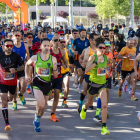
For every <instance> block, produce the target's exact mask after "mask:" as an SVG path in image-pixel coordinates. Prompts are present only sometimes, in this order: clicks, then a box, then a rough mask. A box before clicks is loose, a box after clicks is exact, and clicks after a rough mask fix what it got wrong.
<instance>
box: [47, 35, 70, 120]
mask: <svg viewBox="0 0 140 140" xmlns="http://www.w3.org/2000/svg"><path fill="white" fill-rule="evenodd" d="M59 41H60V40H59V36H58V35H57V36H54V37H53V39H52V45H53V46H52V48H51V50H50V52H51V55H52V56H54V57H56V59H57V67H58V77H57V78H55V77H53V76H52V81H51V82H52V89H54V100H53V105H52V113H51V120H52V121H54V122H58V121H59V119H58V118H56V116H55V111H56V108H57V104H58V101H59V93H60V91H61V90H62V82H63V77H62V74H61V66H62V67H63V68H64V69H66V68H67V66H68V61H67V59H66V57H65V51H64V50H60V49H59Z"/></svg>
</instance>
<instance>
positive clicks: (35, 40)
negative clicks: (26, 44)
mask: <svg viewBox="0 0 140 140" xmlns="http://www.w3.org/2000/svg"><path fill="white" fill-rule="evenodd" d="M38 41H40V39H39V38H38V36H37V37H35V38H34V39H33V44H34V43H35V42H38Z"/></svg>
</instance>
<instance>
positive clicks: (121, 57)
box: [118, 54, 129, 59]
mask: <svg viewBox="0 0 140 140" xmlns="http://www.w3.org/2000/svg"><path fill="white" fill-rule="evenodd" d="M126 58H129V57H128V56H122V55H121V54H119V55H118V59H126Z"/></svg>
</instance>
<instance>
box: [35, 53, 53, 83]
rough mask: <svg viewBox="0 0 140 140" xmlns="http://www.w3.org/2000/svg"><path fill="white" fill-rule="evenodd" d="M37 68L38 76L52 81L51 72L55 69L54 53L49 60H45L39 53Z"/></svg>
mask: <svg viewBox="0 0 140 140" xmlns="http://www.w3.org/2000/svg"><path fill="white" fill-rule="evenodd" d="M35 69H36V74H37V76H38V77H40V78H41V79H42V80H44V81H47V82H51V74H52V70H53V63H52V55H50V57H49V59H48V60H47V61H43V60H42V59H41V57H40V54H38V56H37V62H36V64H35Z"/></svg>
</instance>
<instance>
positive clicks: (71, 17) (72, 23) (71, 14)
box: [69, 0, 74, 28]
mask: <svg viewBox="0 0 140 140" xmlns="http://www.w3.org/2000/svg"><path fill="white" fill-rule="evenodd" d="M69 24H70V27H71V28H73V27H74V22H73V0H69Z"/></svg>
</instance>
